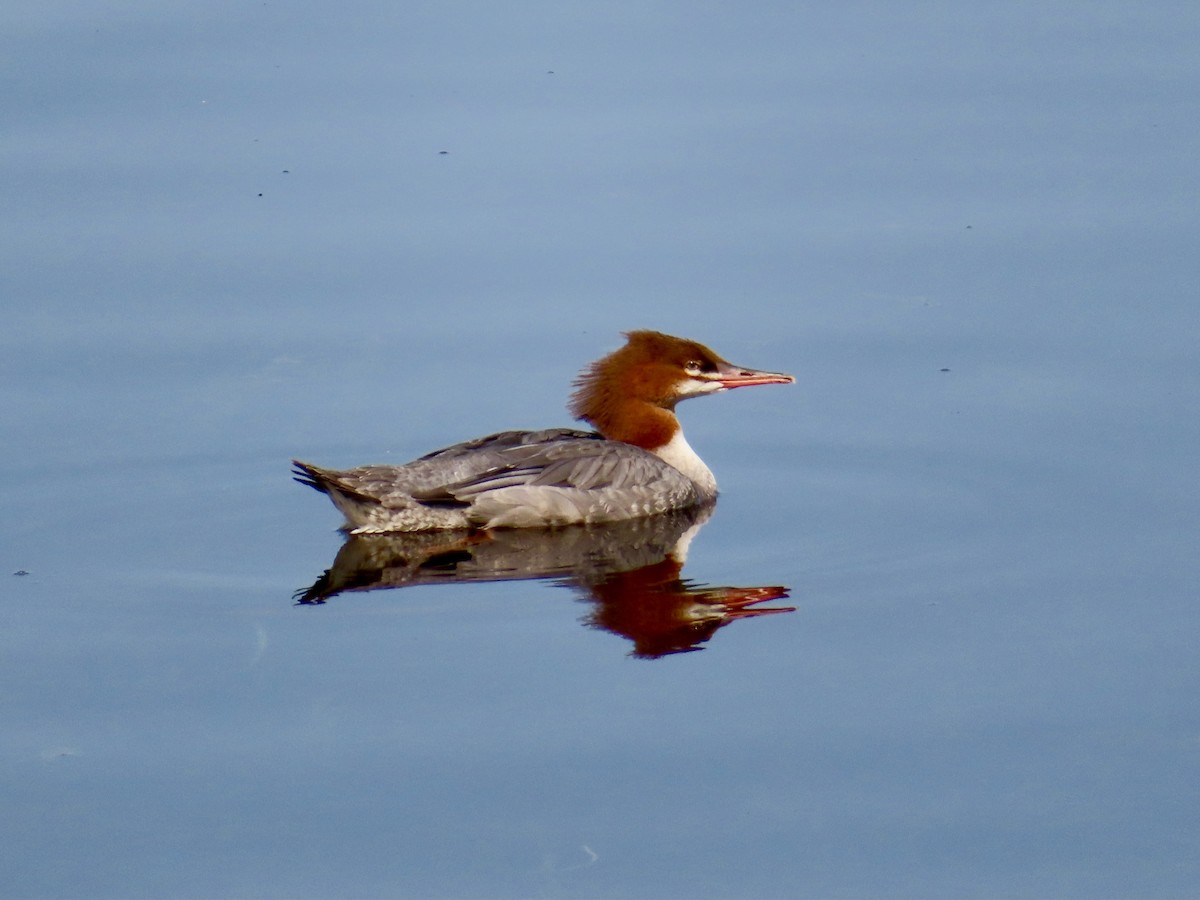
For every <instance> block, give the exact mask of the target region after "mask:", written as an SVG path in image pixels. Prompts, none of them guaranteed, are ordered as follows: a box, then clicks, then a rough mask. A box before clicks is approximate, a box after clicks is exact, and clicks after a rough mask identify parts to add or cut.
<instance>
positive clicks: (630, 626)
mask: <svg viewBox="0 0 1200 900" xmlns="http://www.w3.org/2000/svg"><path fill="white" fill-rule="evenodd" d="M680 569H681V566H680V565H679V564H678V563H677V562H675V560H673V559H670V558H668V559H664V560H663V561H662V562H660V563H657V564H655V565H652V566H645V567H643V568H641V569H637V570H636V571H633V572H620V573H614V574H612V575H610V576H609V577H608V578H606V579H604V581H603V582H601V583H599V584H594V585H591V586H590V587H589V590H590V592H591V594H592V598H593V599H594V600H595V603H596V608H595V610H594V611H593V612H592V614H591V616H589V617H588V620H587V621H588V624H590V625H592V626H593V627H596V628H601V629H603V630H605V631H611V632H613V633H614V634H619V635H622V636H624V637H627V638H629V639H630V640H631V641H633V647H634V649H633V655H634V656H636V657H639V658H642V659H656V658H658V657H660V656H667V655H669V654H672V653H686V652H689V651H691V650H700V649H703V648H702V647H700V646H699V645H700V644H703V643H704V642H706V641H707V640H709V639H710V638H711V637H712V636H713V635H714V634H716V632H717V629H719V628H721V627H722V626H723V625H727V624H729V623H730V622H732V621H733V620H734V619H740V618H749V617H751V616H761V615H767V614H769V613H781V612H795V607H772V608H768V609H750V608H749V607H750V606H752V605H753V604H756V603H765V602H768V601H771V600H781V599H784V598H786V597H787V595H788V592H787V588H784V587H752V588H730V587H718V588H713V587H705V586H703V585H693V584H690V583H689V582H687V581H684V580H683V579H681V578H680V577H679V572H680Z"/></svg>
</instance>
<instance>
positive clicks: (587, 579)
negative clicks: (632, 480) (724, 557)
mask: <svg viewBox="0 0 1200 900" xmlns="http://www.w3.org/2000/svg"><path fill="white" fill-rule="evenodd" d="M711 511H712V505H711V504H710V505H708V506H702V507H698V508H692V509H687V510H677V511H675V512H672V513H667V514H663V515H659V516H651V517H648V518H643V519H632V520H629V521H624V522H615V523H611V524H608V525H591V526H588V525H573V526H567V527H563V528H552V529H533V528H519V529H494V530H488V531H466V530H463V531H440V532H412V533H390V534H357V535H350V536H349V537H348V538H347V540H346V543H345V544H343V545H342V548H341V549H340V550H339V551H338V554H337V558H336V559H334V562H333V565H332V566H331V567H330V568H329V569H328V570H327V571H326V572H325V573H324V574H323V575H322V576H321V577H320V578H318V579H317V580H316V582H315V583H314V584H313V585H312V586H311V587H309V588H306V589H302V590H300V591H297V592H296V595H295V599H296V600H297V601H298V602H299V603H301V604H306V605H311V604H320V603H324V602H326V601H327V600H329V599H330V598H331V597H334V596H336V595H337V594H342V593H349V592H352V591H358V592H361V591H371V590H376V589H381V588H399V587H408V586H413V585H429V584H445V583H450V582H457V583H461V582H474V581H481V582H487V581H521V580H546V581H550V582H552V583H554V584H557V585H560V586H562V587H566V588H569V589H570V590H572V591H573V592H575V593H576V594H577V595H578V596H579V597H580V599H582V600H585V601H587V602H589V603H591V604H592V610H591V612H590V613H589V614H588V615H587V616H586V617H585V618H584V620H583V622H584V624H585V625H587V626H589V627H593V628H598V629H602V630H604V631H609V632H611V633H613V634H617V635H620V636H622V637H625V638H628V639H629V640H630V641H632V642H633V651H632V655H633V656H635V657H639V658H643V659H655V658H658V657H661V656H666V655H668V654H672V653H685V652H688V651H691V650H700V649H702V647H701V646H700V645H701V644H703V643H705V642H706V641H708V640H709V639H710V638H712V636H713V635H714V634H716V633H717V631H718V630H719V629H720V628H721V627H723V626H725V625H728V624H729V623H730V622H732V621H734V620H735V619H745V618H751V617H754V616H762V615H767V614H770V613H784V612H794V611H795V607H760V606H757V604H760V603H766V602H770V601H773V600H780V599H784V598H786V597H787V596H788V590H787V588H785V587H782V586H771V587H711V586H707V585H699V584H693V583H691V582H689V581H687V580H685V579H683V578H681V577H680V573H681V571H682V569H683V564H684V561H685V559H686V557H687V550H688V545H689V544H690V542H691V540H692V538H693V537H695V535H696V533H697V532H698V531H699V530H700V528H701V526H702V525H703V524H704V523H705V522H706V521H707V520H708V517H709V515H710V514H711Z"/></svg>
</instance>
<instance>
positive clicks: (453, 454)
mask: <svg viewBox="0 0 1200 900" xmlns="http://www.w3.org/2000/svg"><path fill="white" fill-rule="evenodd" d="M295 466H296V480H297V481H300V482H302V483H304V484H307V485H310V486H311V487H314V488H316V489H317V490H319V491H322V492H324V493H326V494H328V495H329V497H330V499H331V500H332V501H333V503H334V504H335V505H336V506H337V508H338V509H339V510H341V512H342V514H343V515H344V516H345V517H346V524H347V527H348V528H349V529H350V530H351V531H352V532H353V533H356V534H370V533H378V532H386V531H432V530H441V529H450V528H522V527H537V526H547V525H571V524H577V523H584V524H589V523H600V522H616V521H621V520H624V519H635V518H640V517H642V516H649V515H655V514H657V513H662V512H666V511H667V510H672V509H685V508H688V507H691V506H694V505H696V504H698V503H703V502H708V501H710V500H712V499H713V497H714V496H715V488H714V489H713V490H706V489H705V488H704V487H702V486H701V485H699V484H697V483H696V482H695V481H693V480H692V479H691V478H689V477H687V476H686V475H684V474H683V473H682V472H680V471H679V470H678V469H676V468H675V467H673V466H672V465H670V464H668V463H667V462H664V461H663V460H662V459H660V458H659V457H658V456H656V455H655V454H653V453H651V452H649V451H647V450H643V449H642V448H640V447H636V446H634V445H633V444H626V443H623V442H621V441H614V440H609V439H607V438H605V437H603V436H602V435H600V434H598V433H596V432H588V431H577V430H574V429H569V428H554V429H549V430H545V431H504V432H500V433H497V434H492V435H488V436H487V437H482V438H477V439H475V440H472V441H464V442H463V443H460V444H454V445H453V446H450V447H446V448H445V449H443V450H438V451H436V452H434V453H430V454H428V455H426V456H422V457H421V458H420V459H416V460H413V461H412V462H410V463H407V464H406V465H402V466H384V465H373V466H359V467H357V468H354V469H347V470H345V471H334V470H330V469H321V468H318V467H317V466H313V465H311V464H309V463H303V462H299V461H296V463H295Z"/></svg>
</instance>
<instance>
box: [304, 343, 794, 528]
mask: <svg viewBox="0 0 1200 900" xmlns="http://www.w3.org/2000/svg"><path fill="white" fill-rule="evenodd" d="M625 337H626V338H627V341H626V344H625V346H623V347H621V348H620V349H619V350H617V351H615V352H613V353H610V354H609V355H608V356H606V357H604V358H603V359H601V360H598V361H597V362H594V363H592V364H591V365H590V366H588V367H587V368H586V369H584V370H583V372H581V373H580V375H579V377H578V378H577V379H576V381H575V388H576V390H575V393H574V394H573V395H572V396H571V402H570V406H569V409H570V411H571V413H572V414H573V415H574V416H575V417H576V418H578V419H583V420H584V421H586V422H589V423H591V424H592V425H593V426H594V427H595V428H596V431H576V430H574V429H570V428H552V429H548V430H545V431H503V432H500V433H498V434H491V435H488V436H487V437H481V438H476V439H475V440H472V441H465V442H463V443H461V444H454V445H453V446H450V447H446V448H445V449H443V450H437V451H435V452H433V453H430V454H428V455H426V456H422V457H421V458H420V459H416V460H413V461H412V462H410V463H407V464H406V465H403V466H383V465H377V466H359V467H357V468H354V469H347V470H345V471H335V470H332V469H321V468H318V467H317V466H314V465H311V464H309V463H305V462H300V461H299V460H293V463H294V464H295V470H294V476H295V479H296V480H297V481H299V482H300V483H301V484H306V485H308V486H310V487H313V488H316V489H317V490H318V491H321V492H322V493H325V494H328V495H329V498H330V499H331V500H332V501H333V503H334V505H335V506H336V507H337V508H338V509H339V510H340V511H341V513H342V515H344V516H345V517H346V527H347V528H348V529H349V530H350V531H351V533H353V534H371V533H380V532H387V531H436V530H442V529H451V528H477V529H487V528H536V527H547V526H556V525H571V524H578V523H585V524H591V523H599V522H616V521H621V520H623V519H635V518H639V517H641V516H649V515H655V514H658V513H662V512H666V511H667V510H672V509H686V508H688V507H692V506H696V505H699V504H705V503H711V502H712V501H713V500H714V499H715V498H716V496H717V481H716V479H715V478H714V477H713V473H712V472H711V471H709V468H708V466H706V465H705V464H704V462H703V460H701V459H700V457H699V456H697V455H696V452H695V451H694V450H693V449H692V448H691V447H690V446H689V445H688V442H687V440H686V439H685V438H684V436H683V429H682V428H681V427H680V425H679V420H678V419H677V418H676V417H675V404H676V403H678V402H679V401H680V400H686V399H688V398H689V397H699V396H702V395H704V394H715V393H718V392H720V391H726V390H729V389H730V388H737V387H749V386H751V385H756V384H791V383H793V382H794V381H795V380H796V379H795V378H793V377H792V376H791V375H784V374H781V373H779V372H760V371H756V370H754V369H746V368H742V367H741V366H735V365H732V364H731V363H729V362H726V361H725V360H724V359H722V358H721V357H720V356H718V355H717V354H716V353H714V352H713V351H712V350H710V349H708V347H705V346H704V345H703V344H699V343H696V342H695V341H689V340H686V339H684V338H677V337H672V336H671V335H667V334H661V333H659V332H657V331H630V332H626V334H625Z"/></svg>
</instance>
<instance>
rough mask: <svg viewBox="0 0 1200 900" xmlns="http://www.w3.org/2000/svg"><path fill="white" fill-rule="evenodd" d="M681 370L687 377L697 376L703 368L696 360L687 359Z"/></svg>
mask: <svg viewBox="0 0 1200 900" xmlns="http://www.w3.org/2000/svg"><path fill="white" fill-rule="evenodd" d="M683 368H684V369H685V370H686V371H687V373H688V374H689V375H699V374H700V372H701V370H703V368H704V366H703V364H702V363H701V362H700V360H698V359H689V360H688V361H687V364H686V365H684V367H683Z"/></svg>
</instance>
